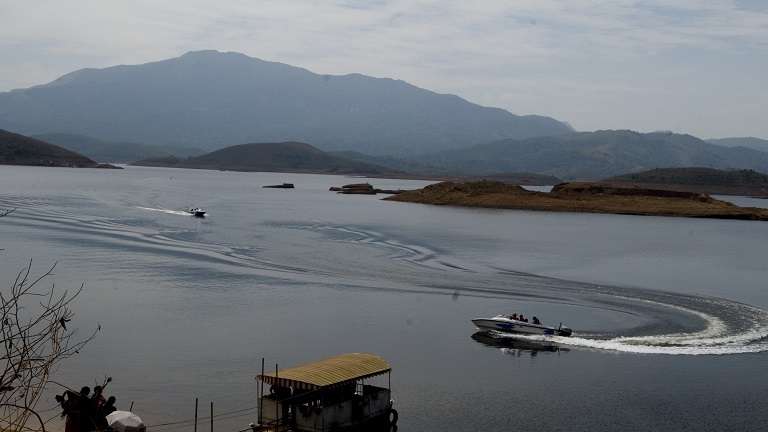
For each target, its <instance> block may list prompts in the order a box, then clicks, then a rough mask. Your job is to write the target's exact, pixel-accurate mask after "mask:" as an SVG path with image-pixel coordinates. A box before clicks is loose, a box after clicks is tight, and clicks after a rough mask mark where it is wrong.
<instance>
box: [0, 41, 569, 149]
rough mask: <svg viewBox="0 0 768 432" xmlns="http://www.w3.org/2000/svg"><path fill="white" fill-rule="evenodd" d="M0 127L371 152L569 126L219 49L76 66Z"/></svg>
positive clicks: (0, 102) (0, 110) (10, 100)
mask: <svg viewBox="0 0 768 432" xmlns="http://www.w3.org/2000/svg"><path fill="white" fill-rule="evenodd" d="M0 127H7V128H14V130H19V131H22V132H24V133H28V134H38V133H45V132H49V131H62V132H68V133H75V134H82V135H89V136H97V137H101V138H103V139H106V140H109V141H113V142H123V141H127V142H142V143H148V144H183V145H189V146H195V147H200V148H205V149H208V150H210V149H213V148H219V147H221V143H232V142H280V141H303V142H312V143H314V144H316V145H317V146H318V147H320V148H322V149H324V150H357V151H361V152H364V153H369V154H375V155H383V154H393V155H396V154H407V153H413V152H414V151H420V152H429V151H440V150H446V149H452V148H459V147H462V146H467V145H472V144H479V143H483V142H489V141H493V140H498V139H503V138H526V137H532V136H542V135H554V134H561V133H567V132H571V131H572V129H571V128H570V126H568V125H567V124H565V123H562V122H559V121H557V120H554V119H552V118H549V117H542V116H518V115H514V114H511V113H510V112H508V111H505V110H503V109H499V108H488V107H483V106H479V105H476V104H473V103H470V102H468V101H466V100H464V99H462V98H460V97H458V96H454V95H447V94H438V93H434V92H432V91H429V90H425V89H422V88H419V87H415V86H413V85H411V84H408V83H406V82H404V81H399V80H394V79H386V78H373V77H369V76H365V75H360V74H349V75H319V74H315V73H312V72H310V71H308V70H306V69H302V68H298V67H294V66H289V65H286V64H282V63H274V62H268V61H264V60H260V59H257V58H252V57H248V56H246V55H243V54H239V53H232V52H228V53H224V52H217V51H197V52H190V53H187V54H185V55H183V56H181V57H178V58H172V59H169V60H163V61H158V62H153V63H146V64H141V65H131V66H125V65H123V66H114V67H109V68H106V69H82V70H78V71H75V72H72V73H69V74H67V75H64V76H62V77H61V78H59V79H57V80H55V81H53V82H51V83H48V84H45V85H40V86H37V87H31V88H28V89H21V90H14V91H11V92H6V93H0Z"/></svg>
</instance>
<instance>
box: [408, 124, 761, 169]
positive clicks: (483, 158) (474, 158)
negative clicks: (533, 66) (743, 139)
mask: <svg viewBox="0 0 768 432" xmlns="http://www.w3.org/2000/svg"><path fill="white" fill-rule="evenodd" d="M416 160H417V161H425V162H429V163H430V164H432V165H434V166H437V167H441V168H444V169H462V170H463V172H464V173H466V174H475V175H481V174H492V173H497V172H505V171H506V172H514V171H530V172H536V173H541V174H549V175H554V176H557V177H560V178H566V179H599V178H605V177H610V176H615V175H620V174H626V173H632V172H637V171H644V170H648V169H653V168H662V167H663V168H667V167H690V166H700V167H710V168H719V169H736V168H738V169H754V170H758V171H763V172H768V153H765V152H761V151H758V150H754V149H748V148H743V147H736V148H728V147H723V146H718V145H715V144H710V143H707V142H705V141H703V140H701V139H699V138H696V137H694V136H691V135H685V134H675V133H671V132H652V133H639V132H634V131H628V130H604V131H596V132H578V133H572V134H567V135H560V136H552V137H537V138H528V139H523V140H514V139H510V140H501V141H496V142H492V143H487V144H480V145H476V146H472V147H469V148H466V149H461V150H453V151H446V152H440V153H435V154H429V155H423V156H420V157H419V158H417V159H416Z"/></svg>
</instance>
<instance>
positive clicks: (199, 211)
mask: <svg viewBox="0 0 768 432" xmlns="http://www.w3.org/2000/svg"><path fill="white" fill-rule="evenodd" d="M187 213H189V214H191V215H192V216H194V217H205V213H206V212H205V210H203V209H201V208H199V207H194V208H191V209H188V210H187Z"/></svg>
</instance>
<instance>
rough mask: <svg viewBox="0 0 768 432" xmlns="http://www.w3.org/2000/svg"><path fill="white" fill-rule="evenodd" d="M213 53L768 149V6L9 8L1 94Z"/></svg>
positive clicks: (192, 4)
mask: <svg viewBox="0 0 768 432" xmlns="http://www.w3.org/2000/svg"><path fill="white" fill-rule="evenodd" d="M200 49H217V50H222V51H238V52H242V53H245V54H248V55H250V56H253V57H259V58H263V59H265V60H272V61H279V62H283V63H288V64H292V65H296V66H302V67H305V68H307V69H310V70H312V71H314V72H318V73H333V74H343V73H351V72H359V73H364V74H367V75H373V76H378V77H391V78H399V79H403V80H405V81H408V82H411V83H413V84H415V85H418V86H420V87H425V88H428V89H431V90H434V91H438V92H441V93H454V94H458V95H460V96H462V97H464V98H466V99H469V100H471V101H473V102H476V103H480V104H483V105H490V106H498V107H501V108H505V109H508V110H509V111H512V112H514V113H516V114H528V113H533V114H543V115H549V116H553V117H555V118H558V119H560V120H564V121H567V122H569V123H570V124H572V125H573V126H574V127H575V128H576V129H579V130H594V129H617V128H630V129H635V130H641V131H651V130H674V131H679V132H687V133H692V134H694V135H698V136H702V137H722V136H743V135H753V136H759V137H765V138H768V78H766V77H768V0H647V1H636V0H632V1H631V0H604V1H589V0H507V1H501V0H474V1H472V0H327V1H321V0H275V1H271V0H265V1H259V0H217V1H210V0H163V1H151V0H125V1H122V0H90V1H88V0H67V1H62V0H50V1H44V0H34V1H20V0H0V59H1V60H0V91H5V90H10V89H13V88H21V87H27V86H30V85H34V84H40V83H44V82H48V81H51V80H53V79H55V78H56V77H58V76H60V75H62V74H64V73H67V72H71V71H72V70H76V69H80V68H83V67H105V66H111V65H115V64H135V63H144V62H148V61H153V60H161V59H164V58H169V57H176V56H178V55H181V54H183V53H184V52H186V51H192V50H200Z"/></svg>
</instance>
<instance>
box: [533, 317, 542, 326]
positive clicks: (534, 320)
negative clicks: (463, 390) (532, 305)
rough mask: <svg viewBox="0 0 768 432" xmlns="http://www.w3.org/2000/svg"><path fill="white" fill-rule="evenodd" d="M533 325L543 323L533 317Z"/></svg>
mask: <svg viewBox="0 0 768 432" xmlns="http://www.w3.org/2000/svg"><path fill="white" fill-rule="evenodd" d="M533 323H534V324H536V325H541V321H539V319H538V318H536V317H533Z"/></svg>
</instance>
